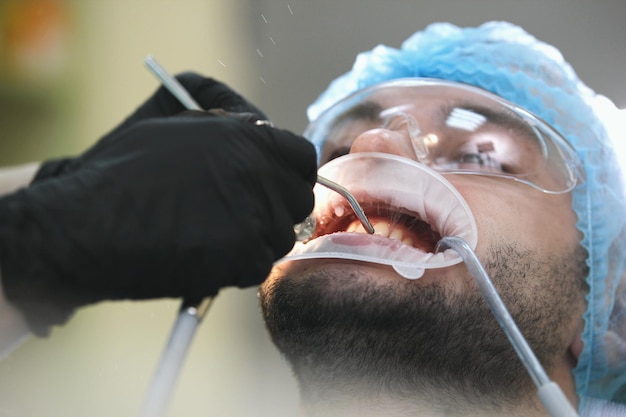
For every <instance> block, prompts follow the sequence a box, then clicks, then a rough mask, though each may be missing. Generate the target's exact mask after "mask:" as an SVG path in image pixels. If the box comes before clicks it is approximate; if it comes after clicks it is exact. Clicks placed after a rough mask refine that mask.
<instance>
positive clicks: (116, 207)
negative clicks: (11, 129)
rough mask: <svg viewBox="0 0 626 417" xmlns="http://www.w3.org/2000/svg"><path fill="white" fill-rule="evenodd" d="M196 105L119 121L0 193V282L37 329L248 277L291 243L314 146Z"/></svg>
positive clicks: (308, 189)
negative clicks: (83, 148)
mask: <svg viewBox="0 0 626 417" xmlns="http://www.w3.org/2000/svg"><path fill="white" fill-rule="evenodd" d="M157 96H158V94H157ZM141 112H142V109H140V110H139V112H138V114H139V113H141ZM201 115H202V116H201V117H198V116H194V115H193V114H188V113H183V114H181V115H178V116H171V117H167V118H153V117H148V118H144V119H143V120H139V121H132V122H127V123H128V126H127V127H125V128H121V129H117V130H116V131H115V132H114V133H113V134H111V135H109V136H108V137H107V138H105V140H102V141H101V142H99V143H98V144H97V145H96V146H95V147H94V148H92V149H91V150H89V151H87V152H86V153H85V154H84V155H83V156H81V157H78V158H76V159H74V160H72V161H71V162H70V163H69V165H67V166H65V167H64V168H63V170H62V172H59V173H58V174H57V175H56V176H55V175H53V176H48V177H47V178H45V179H41V178H40V179H39V180H38V181H36V182H34V183H33V184H31V185H30V186H29V187H27V188H24V189H22V190H20V191H18V192H16V193H13V194H10V195H8V196H6V197H3V198H0V269H1V273H2V281H3V285H4V289H5V292H6V295H7V297H8V299H9V301H11V302H12V303H13V304H14V305H15V306H17V307H18V308H19V309H20V310H21V311H22V312H23V313H24V314H25V316H26V318H27V320H28V322H29V325H30V326H31V328H32V330H33V331H34V332H35V333H36V334H39V335H43V334H46V333H47V331H48V330H49V327H50V326H51V325H53V324H60V323H63V322H64V321H66V320H67V319H68V318H69V316H70V315H71V313H72V312H73V310H74V309H75V308H76V307H79V306H82V305H86V304H90V303H95V302H98V301H101V300H116V299H147V298H155V297H186V298H187V297H189V298H191V297H193V298H198V297H204V296H208V295H212V294H215V293H216V292H217V291H218V290H219V289H220V288H222V287H225V286H239V287H246V286H251V285H255V284H258V283H260V282H262V281H263V280H264V279H265V278H266V276H267V274H268V273H269V271H270V269H271V266H272V263H273V262H274V261H275V260H277V259H279V258H280V257H282V256H283V255H284V254H286V253H287V252H288V251H289V250H290V248H291V247H292V245H293V243H294V232H293V225H294V224H295V223H298V222H300V221H302V220H303V219H304V218H305V217H306V216H307V215H308V214H309V213H310V212H311V210H312V208H313V193H312V188H313V186H314V184H315V179H316V169H317V167H316V157H315V151H314V148H313V146H312V145H311V144H310V143H309V142H307V141H306V140H305V139H304V138H301V137H299V136H297V135H294V134H292V133H290V132H288V131H284V130H279V129H274V128H271V127H268V126H255V125H253V124H250V123H247V122H244V121H240V120H237V119H233V118H230V117H222V116H215V115H207V114H206V113H204V112H202V113H201Z"/></svg>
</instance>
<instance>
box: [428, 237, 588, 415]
mask: <svg viewBox="0 0 626 417" xmlns="http://www.w3.org/2000/svg"><path fill="white" fill-rule="evenodd" d="M445 249H452V250H454V251H455V252H457V253H458V254H459V255H460V256H461V258H462V259H463V262H464V263H465V265H466V266H467V269H468V271H469V272H470V275H472V277H473V278H474V279H475V280H476V283H477V284H478V287H479V288H480V291H481V292H482V293H483V296H484V297H485V300H486V301H487V304H488V305H489V308H490V309H491V311H492V313H493V315H494V316H495V318H496V320H497V321H498V324H500V327H501V328H502V330H503V331H504V333H505V334H506V336H507V338H508V339H509V342H510V343H511V345H512V346H513V348H514V349H515V352H516V353H517V355H518V356H519V358H520V359H521V361H522V363H523V364H524V367H525V368H526V370H527V371H528V373H529V374H530V377H531V379H532V380H533V382H534V384H535V386H536V387H537V388H538V391H537V395H538V396H539V399H540V400H541V402H542V403H543V405H544V407H545V408H546V410H547V411H548V413H549V414H550V416H552V417H578V413H577V412H576V411H575V410H574V408H573V407H572V405H571V403H570V402H569V400H568V399H567V397H566V396H565V394H563V391H562V390H561V388H560V387H559V386H558V385H557V384H556V383H555V382H553V381H550V379H549V377H548V375H547V373H546V371H545V370H544V369H543V367H542V366H541V363H539V360H538V359H537V357H536V356H535V354H534V353H533V351H532V349H531V348H530V346H529V345H528V342H527V341H526V339H525V338H524V336H523V335H522V333H521V332H520V330H519V328H518V327H517V325H516V324H515V321H514V320H513V317H511V314H510V313H509V311H508V310H507V308H506V306H505V305H504V302H503V301H502V299H501V298H500V296H499V295H498V292H497V291H496V288H495V287H494V285H493V282H492V281H491V279H490V278H489V275H488V274H487V271H485V268H484V267H483V266H482V264H481V263H480V261H479V259H478V257H477V256H476V253H475V252H474V251H473V250H472V248H471V247H470V246H469V245H468V244H467V242H465V241H464V240H463V239H461V238H459V237H455V236H447V237H443V238H442V239H441V240H440V241H439V242H438V243H437V246H436V247H435V252H439V251H440V250H445Z"/></svg>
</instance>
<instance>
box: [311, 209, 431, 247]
mask: <svg viewBox="0 0 626 417" xmlns="http://www.w3.org/2000/svg"><path fill="white" fill-rule="evenodd" d="M362 207H363V210H364V211H365V214H366V216H367V218H368V219H369V220H370V222H371V223H372V225H373V226H374V230H375V232H374V233H375V234H377V235H380V236H383V237H387V238H390V239H394V240H397V241H400V242H402V243H404V244H405V245H407V246H412V247H415V248H417V249H420V250H422V251H425V252H427V253H429V252H434V250H435V245H436V244H437V242H438V241H439V240H440V239H441V235H440V234H439V233H438V232H437V231H435V230H433V229H432V227H431V226H430V224H429V223H428V222H427V221H424V220H423V219H421V218H420V216H419V214H417V213H414V212H412V211H410V210H408V209H405V208H399V207H393V206H390V205H389V204H386V203H381V202H370V203H366V204H362ZM317 221H318V228H317V230H316V233H315V235H314V236H313V239H314V238H317V237H320V236H323V235H328V234H331V233H337V232H355V233H367V232H366V231H365V229H364V228H363V225H362V224H361V222H360V221H359V220H358V219H357V217H356V216H355V214H354V212H353V211H352V210H351V209H350V207H348V206H344V205H338V206H335V207H334V209H333V210H330V211H329V212H327V213H325V214H324V215H323V216H321V218H318V219H317Z"/></svg>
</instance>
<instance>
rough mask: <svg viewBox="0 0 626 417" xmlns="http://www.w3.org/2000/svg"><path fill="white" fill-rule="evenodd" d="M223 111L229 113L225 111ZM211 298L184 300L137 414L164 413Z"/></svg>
mask: <svg viewBox="0 0 626 417" xmlns="http://www.w3.org/2000/svg"><path fill="white" fill-rule="evenodd" d="M144 62H145V64H146V66H147V67H148V69H149V70H150V71H151V72H152V73H153V74H154V75H155V76H156V77H157V78H158V79H159V80H160V81H161V83H162V84H163V86H164V87H165V88H166V89H167V90H168V91H169V92H170V93H172V95H174V97H176V98H177V99H178V100H179V101H180V102H181V104H183V106H185V108H187V109H188V110H200V111H204V109H202V107H200V105H199V104H198V103H197V102H196V101H195V100H194V99H193V97H191V95H190V94H189V93H188V92H187V90H186V89H185V88H184V87H183V86H182V85H181V84H180V83H179V82H178V80H176V78H174V77H173V76H172V75H170V74H169V72H167V71H166V70H165V68H164V67H163V66H161V65H160V64H159V63H158V62H157V60H156V59H155V58H154V57H153V56H152V55H148V56H147V57H146V58H145V61H144ZM225 113H226V114H227V115H228V114H229V113H228V112H225ZM254 124H255V125H257V126H265V125H267V126H271V122H270V121H268V120H256V121H254ZM317 182H318V183H319V184H321V185H323V186H325V187H327V188H329V189H331V190H333V191H335V192H337V193H338V194H340V195H341V196H343V197H344V198H345V199H346V200H347V201H348V203H349V204H350V207H352V209H353V210H354V213H355V215H356V216H357V218H358V219H359V221H360V222H361V224H362V225H363V227H364V228H365V230H367V232H368V233H370V234H373V233H374V227H373V226H372V224H371V222H370V221H369V219H368V218H367V217H366V216H365V212H364V211H363V208H362V207H361V206H360V205H359V202H358V201H357V200H356V198H355V197H354V196H353V195H352V194H351V193H350V191H348V189H347V188H345V187H343V186H341V185H339V184H337V183H335V182H333V181H330V180H328V179H326V178H324V177H320V176H318V177H317ZM315 227H316V222H315V218H314V217H312V216H309V217H307V219H305V221H304V222H302V223H300V224H298V225H296V226H294V232H296V236H297V238H298V239H299V240H300V239H302V240H306V239H308V238H309V237H310V236H312V235H313V233H314V231H315ZM213 299H214V297H206V298H204V299H202V300H183V302H182V305H181V307H180V309H179V312H178V317H177V319H176V322H175V323H174V326H173V328H172V331H171V333H170V336H169V339H168V342H167V345H166V347H165V349H164V351H163V353H162V356H161V359H160V361H159V365H158V367H157V370H156V372H155V374H154V376H153V379H152V381H151V383H150V387H149V389H148V392H147V394H146V396H145V398H144V403H143V405H142V409H141V412H140V414H139V415H140V417H159V416H163V415H164V414H165V412H166V410H167V406H168V404H169V400H170V398H171V396H172V394H173V390H174V385H175V383H176V380H177V378H178V375H179V373H180V371H181V368H182V364H183V361H184V359H185V356H186V354H187V350H188V349H189V346H190V345H191V341H192V339H193V336H194V335H195V332H196V329H197V327H198V325H199V324H200V322H201V321H202V319H203V318H204V316H205V315H206V313H207V312H208V310H209V307H210V305H211V303H212V302H213Z"/></svg>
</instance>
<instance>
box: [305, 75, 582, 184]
mask: <svg viewBox="0 0 626 417" xmlns="http://www.w3.org/2000/svg"><path fill="white" fill-rule="evenodd" d="M376 129H378V130H376ZM384 131H387V132H389V131H392V132H396V133H399V134H396V135H388V136H385V137H387V138H394V139H393V140H395V141H400V142H405V143H402V144H400V145H401V146H399V147H398V149H403V150H406V152H404V151H403V153H402V155H401V156H405V157H408V158H410V159H413V160H415V161H418V162H420V163H423V164H425V165H427V166H429V167H430V168H433V169H434V170H436V171H439V172H441V173H444V174H445V173H455V174H475V175H488V176H495V177H501V178H508V179H512V180H515V181H519V182H522V183H525V184H527V185H530V186H532V187H534V188H537V189H539V190H541V191H544V192H547V193H555V194H558V193H565V192H568V191H570V190H571V189H572V188H574V186H576V184H579V183H581V182H582V181H583V177H582V175H581V170H580V166H581V165H580V162H579V160H578V158H577V156H576V154H575V152H574V151H573V149H572V148H571V147H570V146H569V144H568V143H567V142H566V141H565V140H564V139H563V138H562V137H561V136H560V135H559V134H558V133H557V132H556V131H554V130H553V129H552V128H551V127H550V126H548V125H547V124H546V123H544V122H542V121H541V120H539V119H538V118H536V117H535V116H533V115H532V114H530V113H528V112H526V111H525V110H523V109H521V108H519V107H517V106H515V105H513V104H511V103H508V102H506V101H504V100H502V99H500V98H499V97H496V96H494V95H492V94H489V93H487V92H484V91H483V90H479V89H476V88H473V87H470V86H466V85H463V84H458V83H451V82H447V81H441V80H427V79H405V80H395V81H393V82H388V83H384V84H380V85H378V86H375V87H371V88H369V89H366V90H363V91H361V92H358V93H355V95H353V96H350V97H348V98H347V99H344V100H343V101H341V102H339V103H338V104H336V105H335V106H333V107H332V108H330V109H329V110H328V111H326V112H325V113H324V114H322V115H321V116H320V118H319V119H318V120H317V121H315V122H314V123H313V124H312V125H311V126H310V127H309V129H308V130H307V132H305V135H306V136H307V137H309V139H311V140H312V141H313V142H314V143H316V144H317V145H318V146H319V150H320V163H321V164H323V163H326V162H328V161H330V160H332V159H334V158H336V157H338V156H341V155H344V154H347V153H350V152H351V150H352V149H353V144H354V142H355V141H356V140H357V138H359V137H362V136H361V135H363V134H365V133H366V132H368V134H369V136H372V137H375V136H376V134H377V132H384ZM369 136H368V137H369ZM371 150H372V151H376V149H371Z"/></svg>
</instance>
